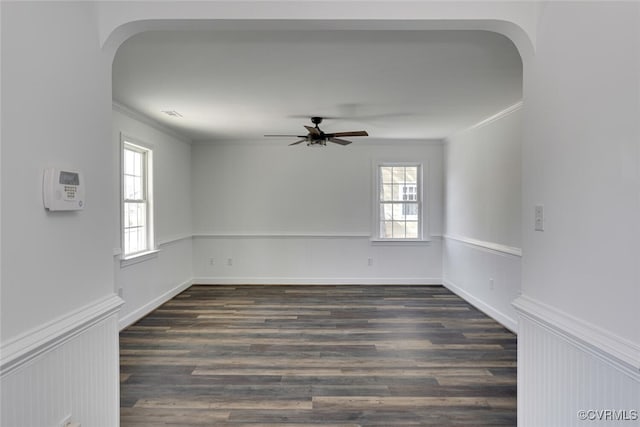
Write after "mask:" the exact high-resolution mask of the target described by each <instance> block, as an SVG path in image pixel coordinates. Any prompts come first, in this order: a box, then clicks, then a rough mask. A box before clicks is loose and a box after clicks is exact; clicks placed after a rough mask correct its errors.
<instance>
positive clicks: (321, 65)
mask: <svg viewBox="0 0 640 427" xmlns="http://www.w3.org/2000/svg"><path fill="white" fill-rule="evenodd" d="M113 98H114V100H115V101H116V102H118V103H120V104H123V105H125V106H126V107H129V108H131V109H133V110H136V111H137V112H140V113H142V114H144V115H146V116H148V117H150V118H152V119H154V120H156V121H158V122H160V123H162V124H164V125H166V126H168V127H170V128H172V129H174V130H175V131H176V132H179V133H181V134H183V135H184V136H185V137H186V138H188V139H190V140H192V141H213V142H215V141H230V140H231V141H235V140H244V141H263V140H266V138H264V137H263V136H262V135H264V134H273V133H276V134H282V133H284V134H298V135H302V134H306V131H305V130H304V129H303V128H302V125H310V124H311V123H310V121H309V119H307V118H305V117H310V116H312V115H319V116H330V117H338V118H340V119H333V120H325V121H324V122H323V124H322V125H321V128H322V129H323V130H324V131H326V132H339V131H347V130H363V129H365V130H367V131H368V132H369V134H370V137H369V139H434V138H435V139H440V138H444V137H446V136H448V135H451V134H452V133H455V132H456V131H458V130H460V129H463V128H466V127H468V126H470V125H472V124H474V123H476V122H478V121H480V120H482V119H484V118H486V117H488V116H491V115H493V114H495V113H497V112H498V111H500V110H502V109H504V108H506V107H508V106H510V105H512V104H514V103H516V102H518V101H519V100H520V99H521V98H522V63H521V60H520V56H519V55H518V53H517V50H516V48H515V47H514V46H513V44H512V43H511V42H510V41H509V40H508V39H507V38H505V37H504V36H501V35H498V34H495V33H490V32H481V31H193V32H184V31H164V32H147V33H142V34H139V35H137V36H134V37H132V38H131V39H129V40H127V41H126V42H125V43H124V44H123V45H122V47H121V48H120V49H119V51H118V53H117V54H116V57H115V60H114V65H113ZM163 110H175V111H177V112H179V113H180V114H182V116H183V117H180V118H176V117H170V116H167V115H166V114H164V113H162V111H163ZM275 139H276V140H277V142H278V143H287V142H293V140H294V139H291V140H289V139H287V138H282V139H280V140H278V139H277V138H275ZM352 139H356V140H357V139H358V138H352ZM360 140H362V139H360Z"/></svg>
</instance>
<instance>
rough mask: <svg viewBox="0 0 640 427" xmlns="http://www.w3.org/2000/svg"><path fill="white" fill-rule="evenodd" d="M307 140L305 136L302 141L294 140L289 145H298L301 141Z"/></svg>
mask: <svg viewBox="0 0 640 427" xmlns="http://www.w3.org/2000/svg"><path fill="white" fill-rule="evenodd" d="M306 140H307V139H306V138H305V139H301V140H300V141H296V142H293V143H291V144H289V145H298V144H300V143H301V142H305V141H306Z"/></svg>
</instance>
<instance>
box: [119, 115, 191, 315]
mask: <svg viewBox="0 0 640 427" xmlns="http://www.w3.org/2000/svg"><path fill="white" fill-rule="evenodd" d="M150 124H152V123H150ZM150 124H149V123H144V122H142V121H141V120H140V118H138V117H136V116H135V115H134V113H132V112H130V111H129V110H127V109H126V108H123V107H121V106H117V105H116V107H115V108H114V110H113V129H112V135H113V150H114V151H113V157H114V159H115V160H114V163H115V165H116V168H115V171H116V174H117V176H119V171H120V165H119V163H120V150H121V145H120V138H121V135H122V134H124V135H126V136H127V137H129V138H133V139H135V140H136V141H139V142H143V143H145V144H146V145H148V146H150V147H151V148H152V149H153V174H154V175H153V203H154V213H155V215H154V223H155V240H156V244H157V246H158V249H160V252H159V253H158V254H157V255H155V256H152V257H150V258H148V259H145V260H143V261H141V262H139V263H135V264H128V265H122V266H121V263H120V259H119V257H114V263H115V265H114V270H115V277H116V281H115V283H116V289H117V291H119V292H120V293H121V297H122V298H123V299H124V301H125V304H124V306H123V307H122V310H121V312H120V326H121V327H124V326H127V325H129V324H131V323H132V322H134V321H135V320H137V319H139V318H140V317H142V316H144V315H145V314H147V313H148V312H149V311H151V310H152V309H153V308H155V307H156V306H157V305H159V304H161V303H163V302H164V301H165V300H167V299H168V298H170V297H171V296H173V295H175V294H176V293H177V292H179V291H181V290H183V289H184V288H185V287H187V286H188V285H190V284H191V277H192V243H191V234H192V231H191V219H192V210H191V145H190V144H189V143H188V142H185V141H183V140H181V139H179V138H178V137H176V136H174V135H172V134H171V133H170V132H168V131H166V130H163V129H161V128H159V127H154V126H152V125H150ZM115 185H116V189H115V192H116V193H117V194H118V195H119V194H120V193H119V180H117V179H116V180H115ZM115 204H116V205H117V206H118V209H117V210H116V211H115V212H114V215H117V216H118V217H119V213H120V211H119V206H120V203H119V200H116V202H115ZM118 223H119V221H118ZM114 239H115V244H114V247H116V248H119V247H120V241H121V234H120V228H116V229H115V235H114ZM116 252H117V251H116Z"/></svg>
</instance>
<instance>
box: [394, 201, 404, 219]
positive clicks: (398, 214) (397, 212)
mask: <svg viewBox="0 0 640 427" xmlns="http://www.w3.org/2000/svg"><path fill="white" fill-rule="evenodd" d="M403 206H404V204H403V203H394V204H393V219H395V220H403V219H404V213H403V212H402V207H403Z"/></svg>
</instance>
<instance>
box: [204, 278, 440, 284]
mask: <svg viewBox="0 0 640 427" xmlns="http://www.w3.org/2000/svg"><path fill="white" fill-rule="evenodd" d="M193 283H194V284H200V285H442V279H441V278H440V277H418V278H416V277H398V278H393V277H195V278H194V279H193Z"/></svg>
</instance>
